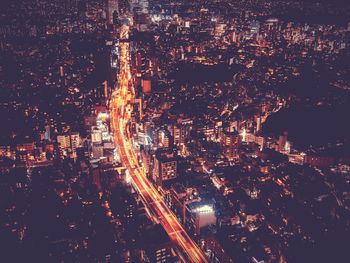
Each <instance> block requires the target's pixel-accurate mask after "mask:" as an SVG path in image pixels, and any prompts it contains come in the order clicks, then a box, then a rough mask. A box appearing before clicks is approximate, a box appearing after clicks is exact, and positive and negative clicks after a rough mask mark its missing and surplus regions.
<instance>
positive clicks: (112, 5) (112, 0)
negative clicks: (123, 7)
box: [106, 0, 119, 24]
mask: <svg viewBox="0 0 350 263" xmlns="http://www.w3.org/2000/svg"><path fill="white" fill-rule="evenodd" d="M115 12H116V13H117V14H118V13H119V9H118V0H107V12H106V14H107V21H108V23H109V24H113V14H115Z"/></svg>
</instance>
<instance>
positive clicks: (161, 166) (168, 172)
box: [153, 149, 177, 186]
mask: <svg viewBox="0 0 350 263" xmlns="http://www.w3.org/2000/svg"><path fill="white" fill-rule="evenodd" d="M176 175H177V157H176V155H175V153H174V151H172V150H169V149H158V150H157V151H156V154H155V157H154V165H153V180H154V181H155V182H156V184H157V185H159V186H161V185H162V184H163V182H165V181H168V180H171V179H174V178H176Z"/></svg>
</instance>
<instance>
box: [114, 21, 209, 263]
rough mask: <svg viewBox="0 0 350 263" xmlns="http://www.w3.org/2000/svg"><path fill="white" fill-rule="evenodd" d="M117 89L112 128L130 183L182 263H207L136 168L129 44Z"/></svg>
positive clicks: (124, 48) (123, 44)
mask: <svg viewBox="0 0 350 263" xmlns="http://www.w3.org/2000/svg"><path fill="white" fill-rule="evenodd" d="M128 32H129V28H128V27H127V26H123V27H122V32H121V36H123V38H127V36H128ZM117 77H118V88H117V89H116V90H115V91H114V92H113V94H112V98H111V101H110V106H109V107H110V111H111V125H112V129H113V132H114V136H115V143H116V145H117V149H118V151H119V155H120V159H121V162H122V164H123V166H125V167H126V168H127V170H128V172H129V176H130V179H131V182H132V184H133V186H134V188H135V189H136V191H137V192H138V193H139V195H140V196H141V199H142V201H143V203H144V204H145V206H146V208H147V209H148V211H149V212H150V213H151V214H152V215H153V216H154V217H155V219H156V221H158V222H160V223H161V225H162V226H163V228H164V229H165V231H166V232H167V234H168V235H169V237H170V239H171V240H172V242H173V243H174V244H175V245H176V247H177V248H178V249H179V250H180V251H181V252H182V253H183V254H184V255H185V256H186V261H185V262H208V261H207V259H206V256H205V255H204V253H203V251H202V250H201V249H200V248H199V247H198V246H197V244H196V243H195V242H194V241H193V240H192V238H191V237H190V236H189V235H188V234H187V232H186V231H185V230H184V228H183V227H182V225H181V224H180V223H179V221H178V219H177V218H176V216H175V215H174V214H173V213H172V211H171V210H170V209H169V208H168V207H167V205H166V204H165V203H164V201H163V199H162V197H161V195H160V194H159V192H158V191H157V190H156V189H155V187H154V186H153V184H152V183H151V182H150V181H149V180H148V178H147V177H146V174H145V171H144V169H143V167H142V166H141V165H140V164H139V162H138V159H137V156H136V153H135V151H134V149H133V147H132V139H131V138H129V136H130V135H129V133H128V132H127V128H126V124H127V123H128V122H129V121H130V119H131V109H132V101H133V99H134V97H135V91H134V88H133V85H132V83H133V82H132V78H131V70H130V51H129V43H128V42H126V41H124V42H122V41H121V42H120V70H119V74H118V76H117Z"/></svg>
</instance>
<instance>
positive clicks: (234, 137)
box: [220, 130, 241, 159]
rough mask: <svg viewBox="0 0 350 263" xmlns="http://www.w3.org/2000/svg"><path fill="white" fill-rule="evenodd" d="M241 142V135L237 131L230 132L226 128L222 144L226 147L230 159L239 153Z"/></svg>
mask: <svg viewBox="0 0 350 263" xmlns="http://www.w3.org/2000/svg"><path fill="white" fill-rule="evenodd" d="M240 142H241V137H240V135H239V133H238V132H237V131H233V132H229V131H227V130H224V131H223V132H222V136H221V138H220V143H221V146H222V147H223V149H224V153H225V155H226V156H227V157H228V158H229V159H234V158H235V157H236V156H237V153H238V147H239V145H240Z"/></svg>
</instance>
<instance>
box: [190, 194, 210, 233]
mask: <svg viewBox="0 0 350 263" xmlns="http://www.w3.org/2000/svg"><path fill="white" fill-rule="evenodd" d="M185 213H186V217H185V220H186V221H185V224H187V225H189V226H190V228H192V229H193V231H194V233H195V234H196V235H199V234H200V231H201V229H203V228H204V227H207V226H210V225H216V215H215V210H214V203H213V202H212V201H204V200H202V201H198V202H190V203H187V205H186V211H185Z"/></svg>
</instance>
